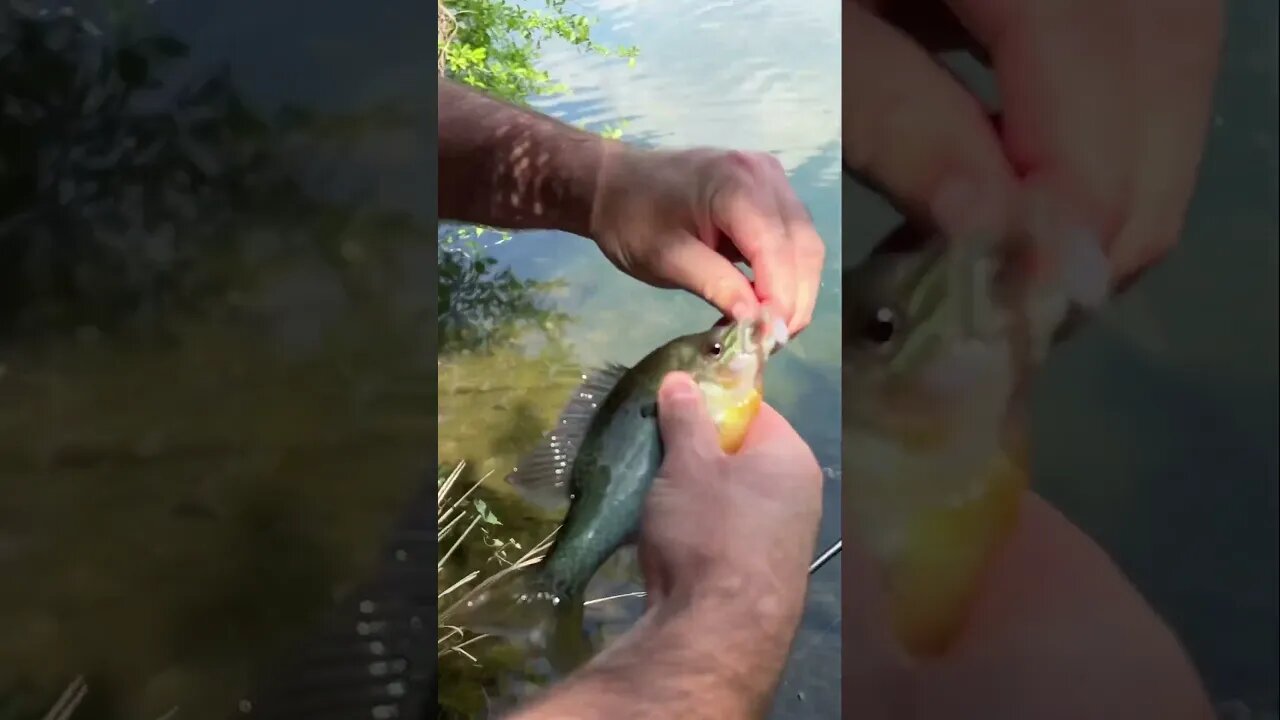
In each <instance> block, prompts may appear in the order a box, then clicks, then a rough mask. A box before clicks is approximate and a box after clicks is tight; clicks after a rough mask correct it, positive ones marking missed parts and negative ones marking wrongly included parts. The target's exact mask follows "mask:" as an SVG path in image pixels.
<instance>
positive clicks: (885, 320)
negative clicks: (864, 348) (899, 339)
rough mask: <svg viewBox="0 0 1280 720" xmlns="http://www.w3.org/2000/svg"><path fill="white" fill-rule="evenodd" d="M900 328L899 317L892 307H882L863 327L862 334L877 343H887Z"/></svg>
mask: <svg viewBox="0 0 1280 720" xmlns="http://www.w3.org/2000/svg"><path fill="white" fill-rule="evenodd" d="M897 330H898V318H897V315H896V314H894V312H893V310H892V309H891V308H887V307H881V308H878V309H877V310H876V311H875V314H873V315H872V316H871V318H870V319H869V320H868V321H867V323H866V326H865V327H863V328H862V334H863V336H864V337H865V338H866V339H867V340H870V341H871V342H873V343H875V344H876V345H885V344H887V343H889V342H890V341H892V340H893V337H894V334H895V333H896V332H897Z"/></svg>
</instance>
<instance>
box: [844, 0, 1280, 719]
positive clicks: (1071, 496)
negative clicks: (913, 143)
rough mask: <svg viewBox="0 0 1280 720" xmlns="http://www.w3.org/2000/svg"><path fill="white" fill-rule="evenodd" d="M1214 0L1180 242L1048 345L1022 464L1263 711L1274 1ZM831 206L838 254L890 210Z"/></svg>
mask: <svg viewBox="0 0 1280 720" xmlns="http://www.w3.org/2000/svg"><path fill="white" fill-rule="evenodd" d="M1227 7H1228V17H1227V22H1226V33H1227V34H1226V42H1225V54H1224V57H1223V61H1222V65H1221V70H1220V73H1221V75H1220V78H1219V81H1218V87H1217V93H1216V99H1215V110H1214V113H1215V115H1214V117H1215V119H1214V122H1213V125H1212V128H1211V131H1210V136H1209V140H1208V145H1207V148H1206V152H1205V156H1204V161H1203V163H1202V166H1201V173H1200V180H1199V186H1198V189H1197V192H1196V195H1195V198H1194V200H1193V202H1192V204H1191V208H1190V211H1189V213H1188V217H1187V219H1186V225H1185V231H1184V234H1183V236H1182V238H1181V241H1180V244H1179V246H1178V248H1177V249H1176V250H1175V251H1174V252H1173V253H1172V254H1171V255H1170V256H1169V257H1168V258H1167V259H1166V260H1165V261H1164V262H1163V263H1161V264H1160V265H1159V266H1158V267H1157V268H1155V269H1153V270H1152V271H1151V272H1150V273H1149V274H1148V275H1146V276H1145V277H1143V278H1142V279H1141V280H1140V281H1139V282H1138V283H1137V285H1135V286H1134V287H1133V288H1132V290H1131V291H1130V292H1129V293H1128V294H1127V295H1126V296H1125V297H1124V298H1123V299H1121V300H1120V301H1118V302H1117V303H1116V304H1115V306H1114V307H1112V308H1110V309H1109V310H1108V312H1107V313H1106V314H1105V316H1104V317H1103V318H1101V319H1100V320H1099V321H1098V322H1096V323H1095V324H1094V325H1093V326H1092V327H1089V328H1086V329H1084V330H1083V331H1082V332H1081V333H1080V334H1079V335H1078V336H1077V337H1075V338H1073V339H1072V340H1071V341H1070V342H1069V343H1067V344H1066V345H1064V346H1063V347H1061V348H1060V349H1058V350H1056V351H1055V353H1054V355H1053V356H1052V357H1051V359H1050V362H1049V364H1048V366H1047V367H1046V368H1045V369H1044V370H1043V372H1042V375H1041V377H1040V378H1039V380H1038V387H1037V389H1036V391H1035V392H1036V395H1035V398H1034V400H1035V409H1034V415H1033V423H1034V444H1035V455H1034V464H1033V471H1032V477H1033V482H1034V483H1035V486H1036V489H1037V490H1038V491H1039V492H1040V494H1041V495H1042V496H1044V497H1045V498H1046V499H1047V500H1049V502H1051V503H1052V504H1054V505H1055V506H1057V507H1058V508H1059V509H1061V510H1062V511H1063V512H1064V513H1065V514H1066V515H1067V516H1068V517H1069V518H1071V519H1072V520H1073V521H1074V522H1075V523H1076V524H1077V525H1078V526H1079V527H1081V528H1082V529H1083V530H1084V531H1085V532H1087V533H1088V534H1089V535H1090V536H1091V537H1093V538H1094V539H1095V540H1096V541H1098V542H1099V543H1100V544H1101V545H1102V546H1103V547H1104V548H1105V549H1106V550H1107V551H1108V552H1109V553H1110V554H1111V556H1112V557H1113V558H1114V559H1115V560H1116V562H1117V563H1118V564H1119V566H1120V567H1121V568H1122V569H1123V571H1124V572H1125V573H1126V575H1127V576H1128V577H1129V578H1130V579H1131V580H1132V581H1133V582H1134V583H1135V584H1136V586H1137V587H1138V588H1139V590H1140V591H1141V592H1142V594H1143V595H1144V596H1145V597H1146V598H1147V600H1148V601H1149V602H1150V603H1151V604H1152V605H1153V606H1154V607H1155V609H1156V611H1157V612H1158V613H1160V615H1161V616H1162V617H1163V618H1164V619H1165V620H1166V621H1167V622H1168V623H1169V624H1170V625H1171V626H1172V627H1173V629H1174V631H1175V632H1176V633H1177V634H1178V636H1179V638H1180V639H1181V640H1182V642H1183V643H1184V645H1185V647H1186V648H1187V650H1188V651H1189V653H1190V655H1191V657H1192V660H1193V661H1194V663H1195V664H1196V666H1197V668H1198V669H1199V671H1200V673H1201V674H1202V676H1203V678H1204V680H1205V682H1206V683H1207V685H1208V688H1209V691H1210V693H1211V695H1212V697H1213V699H1214V700H1215V701H1218V702H1224V703H1225V702H1227V701H1232V700H1238V701H1241V702H1243V703H1244V704H1245V706H1246V707H1249V708H1251V709H1252V712H1253V713H1254V714H1253V715H1252V717H1275V716H1276V715H1275V713H1276V712H1277V685H1276V677H1277V671H1278V670H1280V668H1278V667H1277V545H1276V543H1277V482H1276V477H1277V445H1276V442H1275V438H1276V435H1277V430H1278V429H1280V428H1278V427H1277V424H1278V423H1277V373H1276V369H1277V311H1276V308H1277V271H1278V267H1277V242H1276V238H1277V233H1278V232H1280V228H1278V226H1277V205H1276V194H1277V154H1276V142H1277V137H1276V131H1277V115H1276V100H1277V81H1278V78H1277V66H1276V58H1277V50H1276V37H1277V20H1278V19H1277V8H1276V5H1275V4H1273V3H1271V4H1262V3H1244V2H1232V3H1227ZM843 215H844V217H845V218H846V223H845V242H846V254H845V258H846V262H849V263H853V262H856V260H857V258H858V257H860V256H861V255H862V254H863V253H865V252H866V251H867V250H869V249H870V247H871V246H872V245H873V244H874V243H875V241H876V240H878V239H879V238H880V237H882V236H883V234H884V233H885V232H886V231H887V230H889V229H890V228H892V227H894V226H895V225H896V223H897V222H898V219H897V217H896V216H895V215H894V213H893V212H892V211H891V210H890V209H889V208H888V207H887V206H886V205H885V204H884V203H883V201H881V200H880V199H878V198H876V197H875V196H873V195H872V194H871V193H870V192H868V191H866V190H864V189H862V188H859V187H856V186H854V185H853V184H852V183H851V184H850V186H849V187H848V188H846V194H845V199H844V206H843ZM848 650H849V648H846V651H848ZM1265 713H1270V714H1269V715H1267V714H1265ZM1233 717H1234V716H1233ZM1242 717H1243V716H1242Z"/></svg>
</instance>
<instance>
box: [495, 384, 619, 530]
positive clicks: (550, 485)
mask: <svg viewBox="0 0 1280 720" xmlns="http://www.w3.org/2000/svg"><path fill="white" fill-rule="evenodd" d="M627 370H628V368H627V367H625V366H623V365H616V364H609V365H606V366H604V367H602V368H599V369H597V370H594V371H592V372H589V373H587V374H586V375H583V380H582V383H581V384H580V385H578V386H577V387H576V388H574V391H573V394H572V395H570V397H569V401H568V402H567V403H566V404H565V406H564V409H563V410H561V412H560V415H559V417H558V418H557V419H556V424H555V426H553V427H552V428H551V430H550V431H549V432H547V433H546V434H545V435H544V436H543V438H542V440H541V441H540V442H539V444H538V446H537V447H535V448H534V449H533V450H532V451H531V452H530V453H529V454H528V455H526V456H525V457H524V458H523V459H521V461H520V464H519V465H518V466H517V467H516V468H515V469H514V470H512V472H511V474H510V475H508V476H507V482H509V483H510V484H511V485H512V486H514V487H515V488H516V489H517V490H518V491H519V492H520V494H521V495H523V496H524V497H525V498H527V499H529V500H531V501H533V502H535V503H537V504H539V505H543V506H549V507H557V506H562V505H563V504H564V503H566V502H568V500H569V493H570V490H571V488H570V487H569V470H570V468H572V467H573V461H574V458H575V457H577V452H578V447H579V446H580V445H581V443H582V439H583V437H584V436H585V435H586V433H587V428H588V427H589V426H590V425H591V419H592V418H593V417H595V414H596V411H597V410H598V409H599V407H600V404H601V403H602V402H604V399H605V397H606V396H608V394H609V392H610V391H612V390H613V388H614V386H615V385H617V384H618V380H620V379H621V378H622V376H623V375H624V374H626V372H627Z"/></svg>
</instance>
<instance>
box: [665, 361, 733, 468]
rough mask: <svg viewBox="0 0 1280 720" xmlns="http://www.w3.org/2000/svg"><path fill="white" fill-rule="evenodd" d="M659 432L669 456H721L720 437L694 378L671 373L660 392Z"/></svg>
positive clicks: (677, 457) (676, 458)
mask: <svg viewBox="0 0 1280 720" xmlns="http://www.w3.org/2000/svg"><path fill="white" fill-rule="evenodd" d="M658 429H659V431H660V432H661V433H662V444H663V446H664V448H665V451H666V456H667V457H668V458H669V459H671V460H674V461H679V459H680V458H691V457H696V456H704V457H705V456H707V455H713V454H716V453H720V452H721V450H720V434H719V432H718V431H717V430H716V425H715V423H714V422H713V421H712V420H711V415H710V414H708V412H707V408H706V403H705V402H704V401H703V399H702V392H701V391H699V390H698V386H697V385H695V384H694V382H693V378H691V377H689V376H688V375H687V374H685V373H682V372H673V373H669V374H668V375H667V376H666V377H665V378H663V381H662V386H661V387H660V388H659V389H658Z"/></svg>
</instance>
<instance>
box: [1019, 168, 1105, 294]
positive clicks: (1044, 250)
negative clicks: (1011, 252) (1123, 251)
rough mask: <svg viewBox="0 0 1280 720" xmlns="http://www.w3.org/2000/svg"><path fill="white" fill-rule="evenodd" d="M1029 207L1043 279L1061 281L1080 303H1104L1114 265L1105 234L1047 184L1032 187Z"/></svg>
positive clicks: (1030, 228) (1030, 231)
mask: <svg viewBox="0 0 1280 720" xmlns="http://www.w3.org/2000/svg"><path fill="white" fill-rule="evenodd" d="M1027 208H1028V211H1027V218H1026V225H1027V228H1026V230H1027V233H1028V235H1029V236H1030V239H1031V242H1032V244H1033V245H1035V246H1036V254H1037V255H1038V256H1039V258H1040V260H1039V261H1038V262H1037V265H1039V266H1040V267H1042V268H1043V274H1044V276H1045V277H1043V278H1042V279H1043V280H1046V281H1049V282H1052V283H1055V284H1057V285H1058V286H1059V287H1060V288H1061V290H1062V291H1063V292H1064V293H1066V294H1067V296H1068V297H1069V298H1070V299H1071V300H1073V301H1075V302H1076V303H1079V304H1081V305H1084V306H1086V307H1097V306H1098V305H1100V304H1102V303H1103V302H1104V301H1105V300H1106V297H1107V295H1108V293H1109V292H1110V287H1111V265H1110V262H1109V261H1108V260H1107V256H1106V253H1105V252H1104V250H1103V248H1102V238H1101V235H1100V234H1099V233H1097V232H1096V231H1094V230H1092V229H1090V227H1089V225H1088V223H1086V222H1085V221H1083V220H1082V219H1081V217H1080V214H1079V213H1077V212H1075V211H1074V210H1072V209H1071V208H1070V207H1069V205H1068V204H1067V203H1066V202H1065V201H1063V200H1061V199H1060V198H1059V196H1058V195H1057V194H1055V193H1053V192H1052V191H1051V190H1050V189H1049V188H1047V187H1044V186H1043V185H1035V186H1032V187H1031V188H1030V189H1029V190H1028V203H1027Z"/></svg>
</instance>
